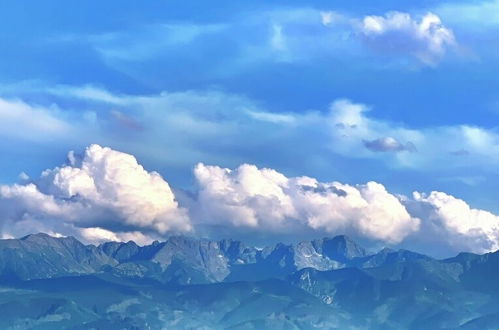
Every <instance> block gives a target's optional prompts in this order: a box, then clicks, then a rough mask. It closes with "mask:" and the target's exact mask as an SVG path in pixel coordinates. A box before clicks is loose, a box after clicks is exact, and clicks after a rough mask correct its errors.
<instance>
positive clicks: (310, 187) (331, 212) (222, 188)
mask: <svg viewBox="0 0 499 330" xmlns="http://www.w3.org/2000/svg"><path fill="white" fill-rule="evenodd" d="M194 174H195V176H196V179H197V182H198V185H199V192H198V206H197V207H199V208H200V209H199V211H198V216H199V217H200V218H201V220H198V221H201V222H203V223H205V222H209V223H218V224H220V223H222V224H226V225H229V226H236V227H237V226H247V227H253V228H255V227H257V228H258V229H259V230H262V231H267V230H269V231H275V232H279V231H284V232H285V231H286V229H287V228H293V230H294V229H295V228H296V225H297V224H298V225H300V226H302V228H312V229H313V230H317V231H319V232H320V231H325V232H329V233H343V232H352V233H355V234H357V235H360V236H363V237H367V238H371V239H377V240H384V241H388V242H391V243H397V242H400V241H401V240H403V239H404V238H405V237H406V236H407V235H409V234H410V233H411V232H413V231H415V230H417V228H418V226H419V220H418V219H416V218H412V217H411V216H410V215H409V214H408V213H407V211H406V210H405V208H404V206H403V205H402V204H401V203H400V202H399V200H398V199H397V198H396V197H395V196H394V195H391V194H390V193H388V192H387V191H386V189H385V188H384V187H383V186H382V185H381V184H378V183H375V182H369V183H367V184H365V185H359V186H350V185H345V184H341V183H338V182H330V183H321V182H318V181H317V180H316V179H313V178H309V177H296V178H287V177H286V176H284V175H283V174H281V173H279V172H277V171H275V170H272V169H258V168H257V167H256V166H254V165H247V164H245V165H241V166H240V167H238V168H237V169H235V170H229V169H226V168H221V167H218V166H206V165H204V164H198V165H197V166H196V169H195V171H194Z"/></svg>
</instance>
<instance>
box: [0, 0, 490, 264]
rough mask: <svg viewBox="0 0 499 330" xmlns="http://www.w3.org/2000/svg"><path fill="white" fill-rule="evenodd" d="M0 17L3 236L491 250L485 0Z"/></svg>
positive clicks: (116, 7) (148, 6) (129, 5)
mask: <svg viewBox="0 0 499 330" xmlns="http://www.w3.org/2000/svg"><path fill="white" fill-rule="evenodd" d="M0 6H1V10H0V25H1V27H2V28H1V29H0V42H1V43H2V52H1V61H0V155H1V156H0V157H1V158H0V159H1V161H0V234H1V236H2V237H18V236H20V235H24V234H27V233H29V232H33V231H45V232H49V233H52V234H54V235H75V236H76V237H78V238H81V239H83V240H85V241H87V242H92V243H93V242H99V241H102V240H106V239H115V240H128V239H135V240H137V241H140V242H143V243H147V242H149V241H151V240H153V239H163V238H164V237H167V236H168V235H171V234H178V233H180V234H192V235H197V236H203V237H210V238H219V237H221V236H228V237H234V238H241V239H245V240H248V241H255V242H261V243H262V244H263V243H267V242H275V241H278V240H283V241H296V240H300V239H309V238H312V237H322V236H330V235H334V234H342V233H348V234H349V235H352V236H353V237H354V238H356V239H358V240H360V241H362V242H364V243H365V244H367V245H369V246H372V247H380V246H385V245H387V246H393V247H403V248H411V249H415V250H418V251H423V252H428V251H430V252H432V253H433V254H435V255H441V256H446V255H452V254H453V253H456V252H458V251H463V250H464V251H472V252H480V253H481V252H487V251H493V250H496V249H498V248H499V206H498V205H499V204H498V203H497V201H498V199H499V192H498V190H497V184H496V183H497V182H498V178H499V166H498V165H499V129H498V122H499V94H498V92H497V88H496V86H498V83H499V74H498V73H499V61H498V59H499V43H498V42H497V40H496V39H497V35H499V34H498V32H499V1H496V0H492V1H472V0H469V1H468V0H464V1H463V0H461V1H441V0H439V1H437V0H435V1H430V0H428V1H418V2H417V3H415V2H414V1H407V0H406V1H400V0H397V1H395V0H381V1H376V3H373V2H372V1H368V0H359V1H355V3H353V4H352V3H350V2H345V1H321V0H316V1H299V0H296V1H291V0H288V1H282V0H279V1H272V2H269V1H261V0H255V1H248V2H246V1H245V2H242V1H240V2H236V1H225V0H223V1H218V2H217V3H216V4H214V3H211V2H206V1H194V0H192V1H176V0H175V1H166V0H162V1H159V0H151V1H147V2H141V3H140V4H139V3H137V2H136V1H131V0H122V1H119V2H118V1H106V2H104V3H103V2H102V1H94V0H89V1H74V2H72V3H71V5H68V3H67V2H66V1H62V0H49V1H44V2H32V1H24V0H15V1H14V0H4V1H2V4H1V5H0Z"/></svg>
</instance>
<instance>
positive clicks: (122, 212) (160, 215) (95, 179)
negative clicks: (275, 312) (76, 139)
mask: <svg viewBox="0 0 499 330" xmlns="http://www.w3.org/2000/svg"><path fill="white" fill-rule="evenodd" d="M0 212H1V215H2V219H4V221H7V222H8V223H9V226H4V231H9V230H12V231H14V232H15V233H17V232H18V231H22V229H23V226H19V223H23V222H26V221H29V222H30V223H31V225H33V222H35V223H38V224H37V225H36V226H39V227H41V229H43V228H44V227H47V226H49V227H52V228H51V231H53V232H57V231H63V232H68V231H72V230H73V231H75V232H76V234H77V235H78V234H81V235H82V236H84V237H87V238H88V237H92V238H96V237H98V236H99V234H103V236H104V237H107V238H109V237H110V236H109V235H108V234H106V232H105V230H106V228H107V229H111V230H113V231H117V232H120V231H121V232H125V233H126V232H132V233H133V232H136V231H137V230H138V229H141V230H143V231H145V232H150V233H153V234H154V233H156V234H159V235H161V234H164V233H166V232H168V231H183V232H185V231H190V230H191V229H192V228H191V225H190V222H189V218H188V215H187V212H186V210H185V209H183V208H180V207H179V206H178V203H177V201H176V199H175V195H174V193H173V192H172V190H171V188H170V186H169V184H168V183H167V182H166V181H165V180H164V179H163V178H162V177H161V176H160V175H159V174H158V173H156V172H148V171H146V170H145V169H144V168H143V167H142V166H141V165H140V164H138V163H137V160H136V159H135V157H134V156H132V155H129V154H126V153H122V152H119V151H115V150H112V149H110V148H104V147H101V146H99V145H95V144H94V145H91V146H89V147H88V148H87V149H86V150H85V153H84V154H83V155H81V156H79V155H77V154H75V153H73V152H70V153H69V155H68V164H67V165H64V166H62V167H56V168H54V169H50V170H46V171H44V172H43V173H42V175H41V177H40V178H39V179H37V180H34V181H32V182H29V183H25V184H16V185H11V186H1V187H0ZM78 228H87V230H79V229H78ZM88 228H94V229H93V230H91V231H89V230H88ZM26 230H29V229H28V228H26ZM101 236H102V235H101ZM116 237H118V236H116Z"/></svg>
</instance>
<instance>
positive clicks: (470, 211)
mask: <svg viewBox="0 0 499 330" xmlns="http://www.w3.org/2000/svg"><path fill="white" fill-rule="evenodd" d="M405 204H406V205H407V206H408V208H409V209H410V210H411V212H412V213H414V214H417V215H418V216H421V217H422V218H424V219H425V226H424V227H423V232H422V233H421V235H420V236H421V239H422V240H423V241H424V239H425V236H433V237H435V238H437V239H438V240H439V241H440V243H441V245H442V246H446V245H447V246H449V247H450V248H451V249H453V250H454V251H473V252H477V253H485V252H490V251H496V250H498V249H499V216H498V215H495V214H493V213H491V212H488V211H485V210H480V209H474V208H472V207H470V206H469V205H468V204H467V203H466V202H465V201H464V200H462V199H458V198H456V197H454V196H451V195H448V194H446V193H443V192H438V191H432V192H431V193H430V194H422V193H419V192H414V193H413V199H412V200H407V201H405ZM425 234H426V235H425Z"/></svg>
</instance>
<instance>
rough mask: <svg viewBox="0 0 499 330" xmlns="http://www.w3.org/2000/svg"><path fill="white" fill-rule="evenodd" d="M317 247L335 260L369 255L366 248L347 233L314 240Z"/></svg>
mask: <svg viewBox="0 0 499 330" xmlns="http://www.w3.org/2000/svg"><path fill="white" fill-rule="evenodd" d="M314 245H315V247H316V249H318V250H320V251H321V253H322V254H324V255H326V256H328V257H329V258H331V259H333V260H338V261H342V262H344V261H347V260H350V259H352V258H356V257H364V256H366V255H367V252H366V250H365V249H364V248H363V247H362V246H360V245H358V244H357V243H356V242H355V241H354V240H352V239H351V238H350V237H348V236H346V235H338V236H335V237H332V238H330V237H325V238H323V239H320V240H316V241H314Z"/></svg>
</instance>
